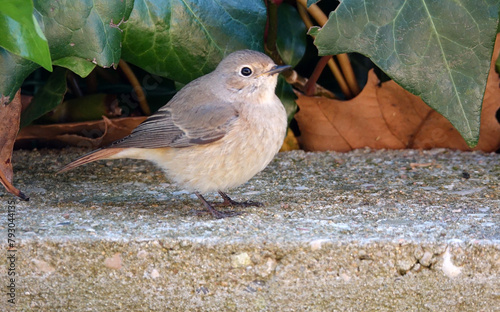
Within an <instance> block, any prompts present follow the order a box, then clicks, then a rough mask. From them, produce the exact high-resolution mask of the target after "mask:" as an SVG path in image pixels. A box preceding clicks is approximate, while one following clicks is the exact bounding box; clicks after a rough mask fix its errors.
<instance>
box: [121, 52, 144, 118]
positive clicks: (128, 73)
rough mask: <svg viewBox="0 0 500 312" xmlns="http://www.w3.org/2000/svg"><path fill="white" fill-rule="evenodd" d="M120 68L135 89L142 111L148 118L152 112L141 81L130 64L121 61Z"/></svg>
mask: <svg viewBox="0 0 500 312" xmlns="http://www.w3.org/2000/svg"><path fill="white" fill-rule="evenodd" d="M118 66H119V67H120V68H121V69H122V71H123V73H124V74H125V76H127V79H128V81H129V82H130V84H131V85H132V87H133V88H134V91H135V93H136V94H137V100H138V101H139V106H140V107H141V110H142V112H143V113H144V115H146V116H149V115H151V110H150V109H149V105H148V101H147V100H146V95H145V94H144V90H142V87H141V85H140V83H139V80H137V77H136V76H135V74H134V72H133V71H132V69H131V68H130V66H128V64H127V63H125V61H123V60H120V62H119V63H118Z"/></svg>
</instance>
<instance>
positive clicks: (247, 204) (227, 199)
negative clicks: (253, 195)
mask: <svg viewBox="0 0 500 312" xmlns="http://www.w3.org/2000/svg"><path fill="white" fill-rule="evenodd" d="M219 194H220V196H222V198H223V199H224V201H223V202H222V203H212V206H215V207H229V206H231V207H252V206H253V207H262V206H264V205H263V204H262V203H259V202H254V201H250V200H247V201H244V202H237V201H235V200H232V199H231V198H230V197H229V196H227V194H226V193H224V192H221V191H219Z"/></svg>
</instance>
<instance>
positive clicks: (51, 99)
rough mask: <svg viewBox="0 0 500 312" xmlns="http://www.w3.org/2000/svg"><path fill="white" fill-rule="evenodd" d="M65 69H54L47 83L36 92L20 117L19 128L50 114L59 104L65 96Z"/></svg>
mask: <svg viewBox="0 0 500 312" xmlns="http://www.w3.org/2000/svg"><path fill="white" fill-rule="evenodd" d="M67 72H68V71H67V69H65V68H62V67H55V68H54V72H53V73H52V74H51V75H50V77H49V79H48V80H47V83H46V84H45V85H44V86H43V87H41V88H40V90H38V92H37V93H36V94H35V96H34V97H33V100H31V103H30V105H29V106H28V107H27V108H26V110H24V111H23V113H22V115H21V124H20V127H21V128H22V127H25V126H27V125H29V124H30V123H31V122H32V121H33V120H35V119H38V118H39V117H41V116H43V115H45V114H46V113H48V112H50V111H51V110H53V109H54V108H56V107H57V105H59V104H61V103H62V101H63V98H64V94H66V73H67Z"/></svg>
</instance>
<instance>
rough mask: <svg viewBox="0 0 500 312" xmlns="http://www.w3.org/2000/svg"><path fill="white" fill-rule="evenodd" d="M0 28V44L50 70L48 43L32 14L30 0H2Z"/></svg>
mask: <svg viewBox="0 0 500 312" xmlns="http://www.w3.org/2000/svg"><path fill="white" fill-rule="evenodd" d="M0 29H1V30H2V35H1V36H0V46H2V47H3V48H4V49H6V50H8V51H9V52H11V53H14V54H16V55H19V56H21V57H23V58H25V59H28V60H31V61H33V62H35V63H38V64H39V65H41V66H43V67H44V68H45V69H47V70H49V71H52V61H51V59H50V51H49V45H48V44H47V39H45V36H44V34H43V32H42V30H41V29H40V26H39V25H38V22H37V21H36V19H35V17H34V16H33V2H32V1H31V0H3V1H2V5H0Z"/></svg>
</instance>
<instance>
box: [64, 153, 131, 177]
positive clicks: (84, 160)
mask: <svg viewBox="0 0 500 312" xmlns="http://www.w3.org/2000/svg"><path fill="white" fill-rule="evenodd" d="M122 150H123V148H106V149H98V150H95V151H92V152H90V153H88V154H86V155H83V156H82V157H80V158H78V159H77V160H75V161H72V162H70V163H69V164H67V165H66V166H64V167H62V168H61V169H60V170H59V171H58V172H57V173H56V174H59V173H63V172H66V171H68V170H71V169H73V168H76V167H78V166H81V165H85V164H88V163H90V162H93V161H96V160H100V159H106V158H109V157H111V156H113V155H114V154H116V153H118V152H120V151H122Z"/></svg>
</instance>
